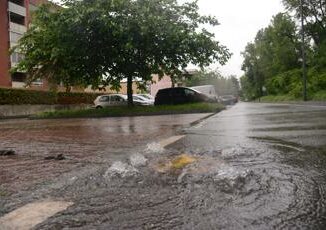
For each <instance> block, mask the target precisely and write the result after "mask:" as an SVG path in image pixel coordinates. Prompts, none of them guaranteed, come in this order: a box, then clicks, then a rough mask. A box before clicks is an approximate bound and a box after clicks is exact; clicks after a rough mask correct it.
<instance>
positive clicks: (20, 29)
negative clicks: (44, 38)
mask: <svg viewBox="0 0 326 230" xmlns="http://www.w3.org/2000/svg"><path fill="white" fill-rule="evenodd" d="M44 3H49V2H48V1H46V0H1V1H0V87H10V88H11V87H12V88H22V87H24V86H25V83H24V82H25V80H26V74H25V73H23V72H16V73H10V69H11V67H13V66H15V65H16V64H17V63H18V62H19V60H21V59H22V58H23V55H22V54H20V53H18V52H15V53H13V54H11V55H10V54H9V49H10V48H11V47H13V46H15V45H17V42H18V40H19V39H20V38H21V37H22V36H23V34H24V33H25V32H26V31H27V29H28V25H29V23H30V21H31V13H32V12H33V11H35V10H36V9H37V7H38V6H39V5H41V4H44ZM33 88H37V89H47V84H46V83H45V82H42V81H39V82H34V84H33Z"/></svg>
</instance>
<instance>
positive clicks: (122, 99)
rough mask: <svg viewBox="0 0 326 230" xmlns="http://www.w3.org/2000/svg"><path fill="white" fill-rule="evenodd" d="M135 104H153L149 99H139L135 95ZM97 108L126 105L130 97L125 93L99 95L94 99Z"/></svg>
mask: <svg viewBox="0 0 326 230" xmlns="http://www.w3.org/2000/svg"><path fill="white" fill-rule="evenodd" d="M133 101H134V104H135V105H152V103H150V102H148V101H144V100H141V99H139V98H138V97H135V96H133ZM94 105H95V108H97V109H101V108H105V107H110V106H125V105H128V97H127V95H124V94H107V95H101V96H98V97H97V98H96V99H95V101H94Z"/></svg>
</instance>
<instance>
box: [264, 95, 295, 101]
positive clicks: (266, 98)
mask: <svg viewBox="0 0 326 230" xmlns="http://www.w3.org/2000/svg"><path fill="white" fill-rule="evenodd" d="M295 100H296V98H295V97H293V96H290V95H287V94H286V95H268V96H263V97H261V98H260V102H291V101H295Z"/></svg>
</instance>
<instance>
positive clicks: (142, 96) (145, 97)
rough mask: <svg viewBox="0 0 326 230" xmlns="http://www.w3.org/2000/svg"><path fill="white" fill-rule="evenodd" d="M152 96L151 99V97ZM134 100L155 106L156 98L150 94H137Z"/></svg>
mask: <svg viewBox="0 0 326 230" xmlns="http://www.w3.org/2000/svg"><path fill="white" fill-rule="evenodd" d="M149 96H150V97H149ZM133 97H134V99H136V100H140V101H143V102H146V103H148V104H150V105H154V101H155V98H153V97H152V96H151V95H148V94H135V95H134V96H133Z"/></svg>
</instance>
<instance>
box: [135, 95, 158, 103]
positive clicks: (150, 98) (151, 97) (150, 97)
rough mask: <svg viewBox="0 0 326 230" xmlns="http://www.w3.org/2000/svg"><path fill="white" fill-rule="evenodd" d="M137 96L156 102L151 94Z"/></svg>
mask: <svg viewBox="0 0 326 230" xmlns="http://www.w3.org/2000/svg"><path fill="white" fill-rule="evenodd" d="M137 96H142V97H144V98H147V99H148V100H152V101H153V102H154V101H155V97H153V96H152V95H150V94H137Z"/></svg>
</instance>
